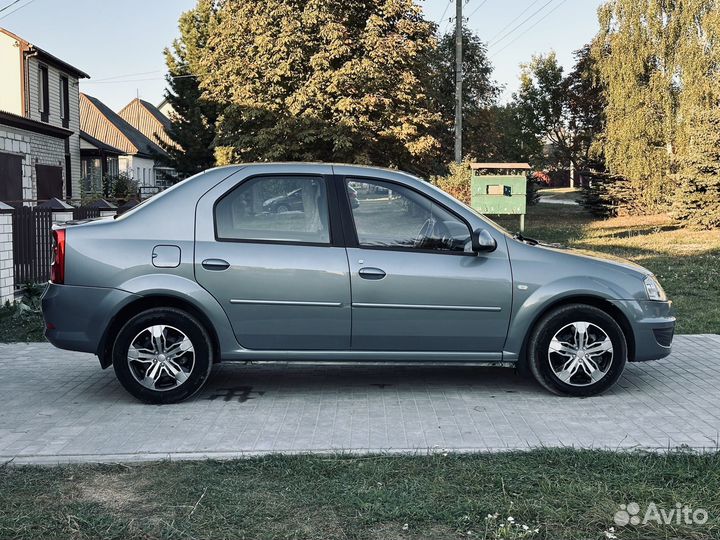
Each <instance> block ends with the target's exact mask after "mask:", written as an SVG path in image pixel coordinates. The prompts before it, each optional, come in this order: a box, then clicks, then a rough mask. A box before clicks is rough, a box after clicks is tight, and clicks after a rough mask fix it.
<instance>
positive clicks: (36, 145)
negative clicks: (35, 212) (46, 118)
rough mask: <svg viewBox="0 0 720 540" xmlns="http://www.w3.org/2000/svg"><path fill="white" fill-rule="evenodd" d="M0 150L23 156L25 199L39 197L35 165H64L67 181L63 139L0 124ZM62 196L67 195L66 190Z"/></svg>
mask: <svg viewBox="0 0 720 540" xmlns="http://www.w3.org/2000/svg"><path fill="white" fill-rule="evenodd" d="M0 152H5V153H7V154H16V155H19V156H21V157H22V158H23V199H35V198H36V197H37V178H36V172H35V165H54V166H59V167H62V169H63V182H64V181H65V178H66V176H65V142H64V141H63V140H62V139H57V138H55V137H51V136H49V135H42V134H40V133H33V132H31V131H26V130H24V129H19V128H14V127H9V126H3V125H0ZM73 193H74V192H73ZM62 196H63V197H64V196H65V193H64V191H63V193H62Z"/></svg>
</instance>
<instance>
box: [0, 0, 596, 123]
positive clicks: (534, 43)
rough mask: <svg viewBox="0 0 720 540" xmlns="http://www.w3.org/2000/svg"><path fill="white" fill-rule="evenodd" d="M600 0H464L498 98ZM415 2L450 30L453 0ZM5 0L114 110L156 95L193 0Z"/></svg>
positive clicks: (12, 18) (591, 31)
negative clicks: (499, 89)
mask: <svg viewBox="0 0 720 540" xmlns="http://www.w3.org/2000/svg"><path fill="white" fill-rule="evenodd" d="M601 1H602V0H463V10H464V14H463V15H464V17H465V18H466V22H465V24H466V25H467V26H468V27H469V28H471V29H473V30H474V31H475V32H477V33H478V34H479V35H480V37H481V39H482V40H483V41H486V42H489V43H490V46H489V56H490V59H491V61H492V63H493V65H494V66H495V72H494V78H495V80H497V81H498V82H499V83H500V84H502V85H503V86H504V87H505V92H504V93H503V96H502V98H501V99H502V100H503V101H506V100H508V99H510V97H511V96H512V93H513V92H514V91H515V90H516V89H517V87H518V74H519V71H520V68H519V65H520V64H521V63H522V62H526V61H528V60H529V59H530V57H531V56H532V55H533V54H538V53H547V52H549V51H550V50H554V51H555V52H556V53H557V55H558V60H559V61H560V63H561V64H562V65H563V66H564V67H565V68H566V70H567V69H569V68H571V67H572V65H573V56H572V53H573V51H575V50H577V49H579V48H580V47H582V46H583V45H584V44H585V43H587V42H588V41H589V40H590V39H591V38H592V36H594V35H595V33H596V32H597V28H598V23H597V8H598V6H599V5H600V4H601ZM14 2H17V3H14ZM419 3H420V5H421V6H422V8H423V10H424V11H425V13H426V16H427V17H428V19H430V20H433V21H435V22H437V23H438V24H439V28H440V29H441V30H445V29H449V28H450V24H452V23H451V22H450V21H449V18H450V17H454V15H455V0H420V2H419ZM11 4H12V6H11V7H9V8H8V9H6V10H4V11H2V12H0V27H4V28H7V29H8V30H10V31H11V32H13V33H15V34H17V35H19V36H21V37H23V38H24V39H26V40H28V41H30V42H31V43H33V44H34V45H37V46H38V47H41V48H43V49H45V50H47V51H48V52H50V53H52V54H54V55H55V56H57V57H59V58H61V59H63V60H64V61H66V62H68V63H70V64H72V65H73V66H75V67H77V68H79V69H81V70H83V71H85V72H86V73H88V74H89V75H90V76H91V79H89V80H83V81H81V83H80V89H81V91H82V92H85V93H87V94H90V95H93V96H95V97H97V98H99V99H100V100H102V101H103V102H105V103H106V104H107V105H108V106H109V107H110V108H112V109H114V110H119V109H121V108H122V107H123V106H125V105H126V104H127V103H128V102H130V101H131V100H132V99H133V98H135V97H137V96H139V97H140V98H142V99H145V100H147V101H150V102H152V103H156V104H157V103H159V102H160V101H161V100H162V98H163V90H164V88H165V80H164V78H163V75H164V73H165V69H164V66H165V62H164V57H163V49H164V48H165V47H167V46H168V45H170V44H171V43H172V41H173V39H174V38H175V37H177V35H178V30H177V20H178V16H179V15H180V14H181V13H182V12H183V11H186V10H188V9H190V8H192V7H193V6H194V5H195V0H123V1H121V2H117V1H111V0H0V9H2V8H4V7H6V6H9V5H11ZM523 12H524V13H523ZM521 14H522V15H521ZM516 27H517V28H516ZM0 84H2V83H1V82H0Z"/></svg>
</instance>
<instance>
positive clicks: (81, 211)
mask: <svg viewBox="0 0 720 540" xmlns="http://www.w3.org/2000/svg"><path fill="white" fill-rule="evenodd" d="M99 217H100V209H99V208H88V207H87V206H81V207H79V208H74V209H73V219H74V220H76V221H80V220H82V219H92V218H99Z"/></svg>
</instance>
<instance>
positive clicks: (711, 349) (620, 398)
mask: <svg viewBox="0 0 720 540" xmlns="http://www.w3.org/2000/svg"><path fill="white" fill-rule="evenodd" d="M674 350H675V352H674V353H673V355H672V356H671V357H669V358H667V359H665V360H661V361H656V362H649V363H645V364H629V365H628V367H627V369H626V371H625V375H624V377H623V378H622V379H621V380H620V382H619V384H618V385H617V386H616V387H615V388H614V389H613V390H612V391H610V392H608V393H607V394H605V395H603V396H600V397H594V398H586V399H572V398H562V397H557V396H553V395H550V394H548V393H547V392H545V391H544V390H542V389H541V388H539V387H538V386H537V385H536V384H535V383H534V382H532V381H531V380H526V379H522V378H520V377H518V376H516V375H514V373H513V372H512V371H511V370H504V369H499V368H493V369H490V368H469V367H422V366H419V367H416V368H412V367H390V366H378V367H367V366H363V367H360V366H332V367H331V366H325V367H322V366H320V367H317V366H312V367H310V366H288V365H272V366H269V365H264V366H245V365H242V364H223V365H221V366H219V367H218V369H217V370H215V371H214V372H213V374H212V376H211V379H210V381H209V384H208V385H207V386H206V387H205V389H204V390H203V391H202V393H201V394H199V395H198V396H197V397H195V398H194V399H193V400H191V401H189V402H185V403H181V404H178V405H165V406H151V405H144V404H141V403H139V402H137V401H135V400H134V399H133V398H132V397H130V396H129V395H128V394H126V393H125V391H124V390H123V389H122V388H121V387H120V385H119V383H118V382H117V381H116V380H115V375H114V373H113V371H112V369H110V370H106V371H102V370H101V369H100V366H99V364H98V362H97V359H96V358H95V357H94V356H91V355H86V354H79V353H71V352H67V351H60V350H57V349H54V348H53V347H52V346H50V345H49V344H11V345H5V344H0V463H2V462H6V461H10V460H12V461H13V462H14V463H58V462H81V461H104V462H113V461H140V460H156V459H166V458H172V459H183V458H185V459H191V458H195V459H199V458H203V457H216V458H226V457H233V456H241V455H256V454H263V453H267V452H287V453H290V452H332V451H351V452H368V451H370V452H413V451H414V452H423V453H425V452H427V451H433V450H441V449H447V450H451V451H496V450H506V449H527V448H532V447H537V446H541V445H543V446H575V447H594V448H611V449H616V448H647V449H666V448H672V447H676V446H681V445H687V446H689V447H692V448H696V449H708V448H716V447H717V446H718V437H719V436H720V435H719V432H720V352H718V351H720V336H716V335H697V336H678V337H677V338H676V341H675V347H674Z"/></svg>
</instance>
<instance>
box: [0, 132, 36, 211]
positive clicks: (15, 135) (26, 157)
mask: <svg viewBox="0 0 720 540" xmlns="http://www.w3.org/2000/svg"><path fill="white" fill-rule="evenodd" d="M32 135H33V133H31V132H29V131H25V130H22V129H15V128H11V127H8V126H2V125H0V152H4V153H6V154H15V155H18V156H20V157H22V158H23V164H22V174H23V180H22V183H23V199H32V198H33V170H32V154H31V151H32V150H31V147H30V137H31V136H32Z"/></svg>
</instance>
